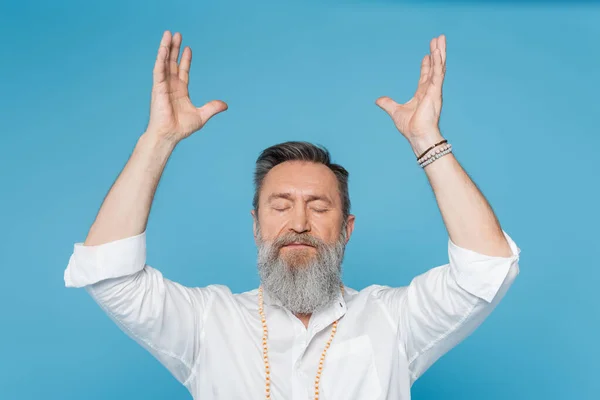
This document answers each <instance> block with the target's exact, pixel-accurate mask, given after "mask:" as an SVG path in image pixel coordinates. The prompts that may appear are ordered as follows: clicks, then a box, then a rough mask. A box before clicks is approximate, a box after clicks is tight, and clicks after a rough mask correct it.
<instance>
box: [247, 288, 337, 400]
mask: <svg viewBox="0 0 600 400" xmlns="http://www.w3.org/2000/svg"><path fill="white" fill-rule="evenodd" d="M343 295H344V286H343V285H342V296H343ZM258 312H259V314H260V318H261V322H262V327H263V335H262V346H263V361H264V362H265V395H266V400H270V399H271V370H270V366H269V349H268V348H267V337H268V330H267V319H266V318H265V309H264V301H263V289H262V286H261V287H259V288H258ZM337 325H338V320H336V321H334V322H333V325H332V327H331V335H330V336H329V340H328V341H327V343H326V344H325V349H323V353H321V359H320V360H319V368H318V370H317V376H316V377H315V400H319V382H320V380H321V373H322V372H323V363H324V362H325V355H326V354H327V350H328V349H329V346H331V342H332V341H333V337H334V336H335V332H336V331H337Z"/></svg>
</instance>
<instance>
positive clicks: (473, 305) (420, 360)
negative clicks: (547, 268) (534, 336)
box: [374, 231, 521, 383]
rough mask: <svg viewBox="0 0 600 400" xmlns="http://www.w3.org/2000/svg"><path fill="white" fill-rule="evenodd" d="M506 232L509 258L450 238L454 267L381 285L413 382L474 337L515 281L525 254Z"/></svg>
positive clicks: (379, 293)
mask: <svg viewBox="0 0 600 400" xmlns="http://www.w3.org/2000/svg"><path fill="white" fill-rule="evenodd" d="M503 233H504V237H505V238H506V240H507V242H508V244H509V246H510V249H511V251H512V255H511V256H509V257H493V256H487V255H484V254H479V253H477V252H474V251H471V250H468V249H465V248H462V247H459V246H457V245H456V244H455V243H453V242H452V240H450V239H449V240H448V256H449V263H448V264H445V265H442V266H439V267H435V268H432V269H430V270H429V271H427V272H425V273H424V274H422V275H419V276H417V277H415V278H414V279H413V280H412V281H411V283H410V284H409V285H408V286H407V287H401V288H390V287H385V286H379V287H378V288H377V289H376V290H375V291H374V294H375V296H376V297H377V298H378V299H379V300H380V301H382V303H383V304H384V307H385V308H386V309H387V310H388V312H389V314H390V315H391V316H392V319H393V322H394V323H395V324H397V327H398V336H399V338H400V339H401V340H402V342H403V345H404V349H405V352H406V356H407V359H408V363H409V370H410V373H411V383H414V382H415V381H416V380H417V379H418V378H419V377H420V376H421V375H422V374H423V373H424V372H425V371H426V370H427V369H428V368H429V367H430V366H431V365H432V364H433V363H434V362H435V361H437V360H438V359H439V358H440V357H441V356H443V355H444V354H445V353H447V352H448V351H449V350H450V349H452V348H453V347H454V346H456V345H457V344H458V343H460V342H461V341H462V340H463V339H465V338H466V337H467V336H469V335H470V334H471V333H472V332H473V331H474V330H475V329H476V328H477V327H478V326H479V325H480V324H481V323H482V322H483V321H484V319H485V318H486V317H487V316H488V315H489V314H490V313H491V312H492V310H493V309H494V308H495V307H496V305H497V304H498V302H499V301H500V300H501V299H502V297H503V296H504V295H505V293H506V291H507V290H508V288H509V287H510V286H511V285H512V283H513V282H514V280H515V278H516V277H517V275H518V273H519V264H518V261H519V255H520V251H521V250H520V249H519V248H518V247H517V245H516V244H515V242H514V241H513V240H512V239H511V238H510V236H509V235H508V234H507V233H506V232H504V231H503Z"/></svg>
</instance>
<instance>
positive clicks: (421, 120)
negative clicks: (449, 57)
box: [376, 35, 446, 154]
mask: <svg viewBox="0 0 600 400" xmlns="http://www.w3.org/2000/svg"><path fill="white" fill-rule="evenodd" d="M429 47H430V54H428V55H426V56H425V57H424V58H423V62H422V63H421V78H420V79H419V84H418V86H417V90H416V92H415V94H414V96H413V97H412V99H410V100H409V101H408V102H407V103H404V104H398V103H396V102H395V101H394V100H392V99H391V98H389V97H387V96H384V97H380V98H378V99H377V101H376V104H377V105H378V106H379V107H381V108H382V109H383V110H384V111H385V112H387V113H388V115H389V116H390V117H391V118H392V120H393V121H394V124H395V125H396V128H398V130H399V131H400V133H402V134H403V135H404V137H406V139H408V141H409V142H410V144H411V146H412V147H413V150H414V151H415V154H417V153H418V152H420V151H422V150H423V148H427V147H429V146H430V145H432V144H434V143H433V142H434V141H436V140H438V139H439V138H441V133H440V130H439V120H440V113H441V111H442V84H443V83H444V75H445V73H446V37H445V36H444V35H440V36H439V37H436V38H433V39H432V40H431V43H430V45H429Z"/></svg>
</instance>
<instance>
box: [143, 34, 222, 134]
mask: <svg viewBox="0 0 600 400" xmlns="http://www.w3.org/2000/svg"><path fill="white" fill-rule="evenodd" d="M180 47H181V35H180V34H178V33H176V34H175V35H173V36H171V34H170V32H168V31H167V32H165V33H164V35H163V38H162V41H161V45H160V49H159V51H158V56H157V58H156V64H155V66H154V74H153V75H154V85H153V88H152V101H151V106H150V123H149V125H148V130H150V131H153V132H157V133H159V134H161V135H165V136H168V137H170V138H173V139H175V140H176V141H179V140H181V139H183V138H186V137H188V136H190V135H191V134H192V133H194V132H196V131H197V130H199V129H200V128H202V127H203V126H204V124H206V122H207V121H208V120H209V119H210V118H211V117H212V116H213V115H215V114H217V113H219V112H222V111H225V110H226V109H227V104H225V103H224V102H222V101H218V100H213V101H211V102H209V103H206V104H205V105H204V106H202V107H199V108H197V107H195V106H194V104H193V103H192V101H191V100H190V96H189V92H188V82H189V69H190V65H191V58H192V52H191V49H190V48H189V47H186V48H185V49H184V51H183V54H182V55H181V60H180V62H178V61H177V59H178V57H179V49H180Z"/></svg>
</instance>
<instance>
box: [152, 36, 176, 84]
mask: <svg viewBox="0 0 600 400" xmlns="http://www.w3.org/2000/svg"><path fill="white" fill-rule="evenodd" d="M170 44H171V32H169V31H165V32H164V33H163V36H162V39H161V41H160V46H159V47H158V54H157V55H156V62H155V63H154V71H153V73H152V76H153V80H154V84H157V83H160V82H163V81H165V80H166V79H167V73H166V68H165V67H166V60H167V57H168V56H169V47H170Z"/></svg>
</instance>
